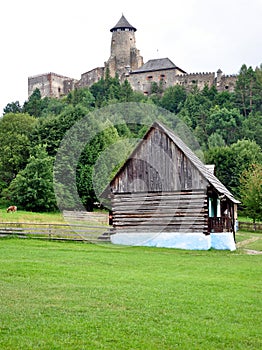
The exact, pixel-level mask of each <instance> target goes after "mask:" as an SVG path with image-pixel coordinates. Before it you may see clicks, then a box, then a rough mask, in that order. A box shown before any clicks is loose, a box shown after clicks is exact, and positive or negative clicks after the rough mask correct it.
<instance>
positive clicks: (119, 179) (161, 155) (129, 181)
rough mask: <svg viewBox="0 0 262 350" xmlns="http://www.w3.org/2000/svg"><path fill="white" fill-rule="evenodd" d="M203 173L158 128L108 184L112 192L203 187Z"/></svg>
mask: <svg viewBox="0 0 262 350" xmlns="http://www.w3.org/2000/svg"><path fill="white" fill-rule="evenodd" d="M206 186H207V181H206V180H205V179H204V177H203V176H202V174H201V173H200V172H199V170H198V169H196V167H195V166H194V165H193V163H192V162H191V161H190V160H189V159H188V158H187V157H186V156H185V154H184V153H183V152H182V151H181V150H180V149H179V148H178V147H177V146H176V145H175V144H174V143H173V141H172V140H171V139H170V138H169V137H168V136H167V135H166V134H165V133H163V132H162V131H161V130H159V129H152V131H151V132H150V133H149V135H148V137H147V138H146V139H145V140H144V141H143V142H142V143H141V144H140V147H139V148H138V149H137V150H136V152H135V153H134V154H133V155H132V157H131V158H130V159H129V160H128V161H127V162H126V164H125V166H124V167H123V168H122V169H121V171H120V172H119V174H118V175H117V176H116V178H115V179H114V180H113V181H112V183H111V189H112V192H113V193H119V192H122V193H123V192H154V191H181V190H190V189H193V188H197V189H205V188H206Z"/></svg>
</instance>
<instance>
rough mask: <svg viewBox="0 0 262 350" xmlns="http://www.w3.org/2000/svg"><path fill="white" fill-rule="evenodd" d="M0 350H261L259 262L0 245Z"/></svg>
mask: <svg viewBox="0 0 262 350" xmlns="http://www.w3.org/2000/svg"><path fill="white" fill-rule="evenodd" d="M0 266H1V275H0V276H1V283H0V348H1V349H3V350H5V349H8V350H9V349H12V350H16V349H17V350H18V349H19V350H23V349H26V350H29V349H34V350H35V349H41V350H42V349H46V350H50V349H52V350H53V349H72V350H77V349H110V350H112V349H150V350H151V349H161V350H162V349H187V350H188V349H190V350H191V349H201V350H202V349H208V350H210V349H215V350H217V349H223V350H225V349H243V350H246V349H261V348H262V339H261V329H262V314H261V307H262V299H261V292H262V280H261V267H262V259H261V256H259V255H247V254H244V253H243V250H241V249H240V250H237V251H236V252H228V251H214V250H211V251H183V250H175V249H160V248H145V247H118V246H113V245H107V246H103V245H91V244H83V243H61V242H48V241H38V240H31V239H24V240H22V239H20V240H18V239H1V240H0Z"/></svg>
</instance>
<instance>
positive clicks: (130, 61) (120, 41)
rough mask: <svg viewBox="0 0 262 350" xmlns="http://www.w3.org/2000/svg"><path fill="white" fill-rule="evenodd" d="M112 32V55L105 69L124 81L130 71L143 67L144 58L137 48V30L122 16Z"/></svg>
mask: <svg viewBox="0 0 262 350" xmlns="http://www.w3.org/2000/svg"><path fill="white" fill-rule="evenodd" d="M110 32H111V33H112V39H111V54H110V58H109V60H108V61H107V62H106V64H105V67H106V68H109V72H110V75H111V76H115V74H116V73H117V74H118V75H119V77H120V79H121V80H122V79H123V78H124V77H125V76H126V74H128V72H129V71H130V70H135V69H137V68H139V67H141V66H142V65H143V58H142V57H141V56H140V52H139V50H137V48H136V38H135V32H136V28H135V27H133V26H132V25H131V24H130V23H129V22H128V21H127V20H126V18H125V17H124V15H122V17H121V18H120V20H119V21H118V22H117V24H116V25H115V26H114V27H113V28H111V29H110Z"/></svg>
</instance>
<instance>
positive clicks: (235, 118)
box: [206, 107, 243, 145]
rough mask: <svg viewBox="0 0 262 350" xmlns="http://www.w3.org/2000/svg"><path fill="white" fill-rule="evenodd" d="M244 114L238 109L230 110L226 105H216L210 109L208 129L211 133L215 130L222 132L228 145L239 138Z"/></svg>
mask: <svg viewBox="0 0 262 350" xmlns="http://www.w3.org/2000/svg"><path fill="white" fill-rule="evenodd" d="M242 118H243V117H242V116H241V115H240V114H239V112H238V111H237V109H232V110H228V109H226V108H225V107H223V108H221V109H220V108H219V107H215V108H213V109H211V110H210V115H209V116H208V118H207V123H206V129H207V132H208V134H209V135H211V134H213V133H214V132H216V133H218V134H220V135H221V136H222V138H223V140H224V141H225V142H226V144H227V145H230V144H232V143H234V142H236V141H237V140H238V138H239V137H238V136H239V131H240V127H241V124H242Z"/></svg>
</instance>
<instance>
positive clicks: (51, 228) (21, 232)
mask: <svg viewBox="0 0 262 350" xmlns="http://www.w3.org/2000/svg"><path fill="white" fill-rule="evenodd" d="M10 235H15V236H18V237H25V238H26V237H32V238H42V239H52V240H74V241H89V242H94V243H95V242H105V241H109V240H110V227H109V226H107V225H88V224H84V223H81V224H47V223H32V224H31V223H23V222H15V223H14V222H1V223H0V237H6V236H10Z"/></svg>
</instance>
